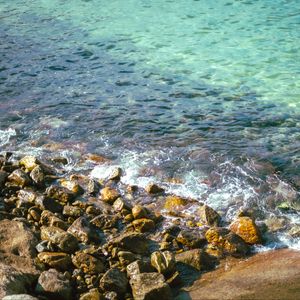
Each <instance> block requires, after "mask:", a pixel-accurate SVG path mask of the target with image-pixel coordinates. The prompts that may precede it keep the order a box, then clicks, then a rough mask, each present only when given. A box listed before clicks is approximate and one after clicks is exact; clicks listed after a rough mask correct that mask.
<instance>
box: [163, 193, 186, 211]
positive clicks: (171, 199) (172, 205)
mask: <svg viewBox="0 0 300 300" xmlns="http://www.w3.org/2000/svg"><path fill="white" fill-rule="evenodd" d="M186 205H187V200H186V199H184V198H181V197H178V196H167V197H166V202H165V205H164V208H165V209H166V210H168V211H174V210H178V209H182V208H183V207H184V206H186Z"/></svg>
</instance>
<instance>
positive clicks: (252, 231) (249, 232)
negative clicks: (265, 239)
mask: <svg viewBox="0 0 300 300" xmlns="http://www.w3.org/2000/svg"><path fill="white" fill-rule="evenodd" d="M229 228H230V230H231V231H232V232H234V233H235V234H237V235H238V236H240V237H241V238H242V239H243V240H244V241H245V242H246V243H248V244H251V245H254V244H259V243H261V235H260V232H259V229H258V227H257V226H256V225H255V222H254V221H253V220H252V219H251V218H249V217H239V218H237V219H236V220H235V221H234V222H232V223H231V224H230V226H229Z"/></svg>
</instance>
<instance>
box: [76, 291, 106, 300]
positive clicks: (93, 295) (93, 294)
mask: <svg viewBox="0 0 300 300" xmlns="http://www.w3.org/2000/svg"><path fill="white" fill-rule="evenodd" d="M102 299H104V298H103V296H102V295H101V294H100V293H99V291H98V289H91V290H90V291H89V292H87V293H85V294H82V295H81V296H80V298H79V300H102Z"/></svg>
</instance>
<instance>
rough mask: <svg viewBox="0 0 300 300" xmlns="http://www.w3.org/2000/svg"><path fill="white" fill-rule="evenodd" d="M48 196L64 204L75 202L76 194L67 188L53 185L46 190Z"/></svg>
mask: <svg viewBox="0 0 300 300" xmlns="http://www.w3.org/2000/svg"><path fill="white" fill-rule="evenodd" d="M46 194H47V196H48V197H49V198H52V199H55V200H58V201H59V202H62V203H67V202H71V201H72V200H74V198H75V195H74V193H72V192H70V190H68V189H67V188H64V187H59V186H54V185H51V186H49V187H48V188H47V189H46Z"/></svg>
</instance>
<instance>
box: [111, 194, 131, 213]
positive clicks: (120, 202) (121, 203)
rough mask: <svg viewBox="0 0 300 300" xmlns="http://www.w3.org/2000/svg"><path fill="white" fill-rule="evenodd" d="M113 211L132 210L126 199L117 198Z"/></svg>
mask: <svg viewBox="0 0 300 300" xmlns="http://www.w3.org/2000/svg"><path fill="white" fill-rule="evenodd" d="M113 209H114V210H115V211H117V212H120V211H122V210H123V209H131V206H130V204H129V203H127V202H126V201H125V200H124V199H122V198H121V197H119V198H117V200H116V201H115V202H114V204H113Z"/></svg>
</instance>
